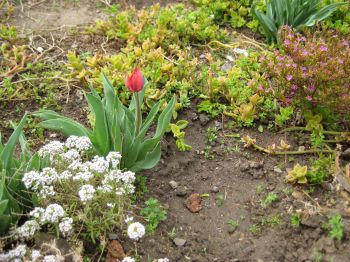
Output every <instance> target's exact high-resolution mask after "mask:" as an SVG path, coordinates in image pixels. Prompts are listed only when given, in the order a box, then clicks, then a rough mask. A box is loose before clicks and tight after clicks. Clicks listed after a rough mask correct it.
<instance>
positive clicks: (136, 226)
mask: <svg viewBox="0 0 350 262" xmlns="http://www.w3.org/2000/svg"><path fill="white" fill-rule="evenodd" d="M145 233H146V229H145V227H144V226H143V225H142V224H141V223H139V222H134V223H132V224H130V225H129V226H128V236H129V238H130V239H133V240H139V239H141V238H142V237H143V236H144V235H145Z"/></svg>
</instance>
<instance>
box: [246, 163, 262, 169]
mask: <svg viewBox="0 0 350 262" xmlns="http://www.w3.org/2000/svg"><path fill="white" fill-rule="evenodd" d="M249 167H250V168H252V169H261V168H263V167H264V164H263V163H261V162H250V163H249Z"/></svg>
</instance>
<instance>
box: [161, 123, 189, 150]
mask: <svg viewBox="0 0 350 262" xmlns="http://www.w3.org/2000/svg"><path fill="white" fill-rule="evenodd" d="M187 126H188V121H186V120H179V121H177V122H176V123H175V124H173V123H171V124H169V126H168V128H167V129H166V132H168V133H169V132H171V133H173V136H174V137H175V138H176V142H175V143H176V146H177V148H178V149H179V150H180V151H187V150H191V149H192V146H190V145H188V144H186V143H185V132H184V131H181V130H183V129H185V128H186V127H187Z"/></svg>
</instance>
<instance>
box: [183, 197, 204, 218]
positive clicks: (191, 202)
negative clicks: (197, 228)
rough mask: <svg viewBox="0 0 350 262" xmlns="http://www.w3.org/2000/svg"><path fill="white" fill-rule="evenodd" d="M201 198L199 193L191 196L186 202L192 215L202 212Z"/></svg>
mask: <svg viewBox="0 0 350 262" xmlns="http://www.w3.org/2000/svg"><path fill="white" fill-rule="evenodd" d="M201 201H202V199H201V196H200V195H199V194H198V193H195V194H192V195H190V196H189V197H188V198H187V199H186V200H185V203H184V204H185V207H187V209H188V210H190V211H191V212H192V213H198V212H199V211H200V210H201V208H202V207H201Z"/></svg>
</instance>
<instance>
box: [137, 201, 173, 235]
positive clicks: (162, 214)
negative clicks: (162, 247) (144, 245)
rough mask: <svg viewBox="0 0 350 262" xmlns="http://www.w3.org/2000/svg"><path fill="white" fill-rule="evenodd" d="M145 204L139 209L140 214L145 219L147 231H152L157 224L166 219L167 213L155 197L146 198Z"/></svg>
mask: <svg viewBox="0 0 350 262" xmlns="http://www.w3.org/2000/svg"><path fill="white" fill-rule="evenodd" d="M145 204H146V206H145V207H144V208H142V209H141V212H140V214H141V215H142V216H143V217H144V218H145V220H146V221H147V225H146V228H147V232H149V233H153V232H154V230H155V229H156V228H157V227H158V225H159V224H160V223H161V222H162V221H165V220H166V218H167V213H166V211H165V210H164V208H163V207H161V205H160V203H159V202H158V200H157V199H155V198H150V199H148V200H147V201H146V202H145Z"/></svg>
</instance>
